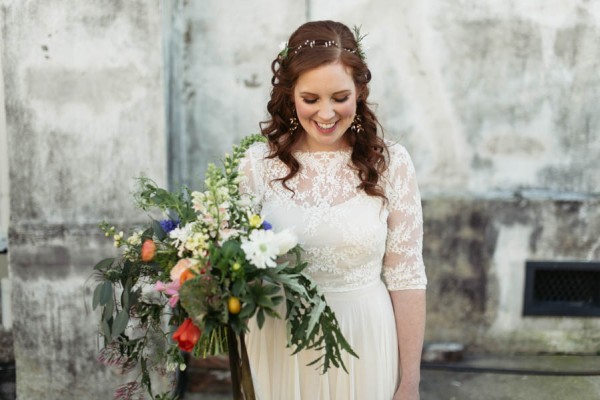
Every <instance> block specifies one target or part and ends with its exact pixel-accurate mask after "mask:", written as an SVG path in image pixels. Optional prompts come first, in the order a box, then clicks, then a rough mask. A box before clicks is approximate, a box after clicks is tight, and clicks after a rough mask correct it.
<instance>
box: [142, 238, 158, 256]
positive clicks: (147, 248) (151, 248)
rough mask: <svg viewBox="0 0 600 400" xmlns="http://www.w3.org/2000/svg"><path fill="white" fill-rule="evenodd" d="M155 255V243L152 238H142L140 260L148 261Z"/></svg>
mask: <svg viewBox="0 0 600 400" xmlns="http://www.w3.org/2000/svg"><path fill="white" fill-rule="evenodd" d="M154 256H156V243H154V241H153V240H152V239H146V240H144V243H143V244H142V261H143V262H150V261H152V260H153V259H154Z"/></svg>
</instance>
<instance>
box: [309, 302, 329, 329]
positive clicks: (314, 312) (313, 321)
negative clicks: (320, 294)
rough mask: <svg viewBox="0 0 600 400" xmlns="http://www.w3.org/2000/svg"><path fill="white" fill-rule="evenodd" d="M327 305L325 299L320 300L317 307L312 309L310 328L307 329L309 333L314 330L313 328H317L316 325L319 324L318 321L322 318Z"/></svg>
mask: <svg viewBox="0 0 600 400" xmlns="http://www.w3.org/2000/svg"><path fill="white" fill-rule="evenodd" d="M325 306H326V304H325V301H320V302H318V303H317V305H316V307H315V308H313V309H312V310H311V312H310V320H309V322H308V328H307V329H306V331H307V332H308V333H309V334H310V333H311V332H312V331H313V329H315V325H316V324H317V321H318V320H319V319H320V318H321V314H322V313H323V310H324V309H325Z"/></svg>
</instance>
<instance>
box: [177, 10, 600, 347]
mask: <svg viewBox="0 0 600 400" xmlns="http://www.w3.org/2000/svg"><path fill="white" fill-rule="evenodd" d="M233 3H235V6H232V7H231V8H228V11H227V12H225V11H224V10H223V9H221V8H220V7H221V6H216V5H213V6H207V5H205V4H202V6H200V5H196V4H194V5H191V4H187V3H185V2H184V3H182V4H180V5H179V9H177V10H175V9H173V13H174V14H173V16H172V17H173V20H174V21H176V23H175V24H174V28H173V30H172V34H173V33H174V35H173V36H172V37H171V48H172V49H173V48H176V51H177V52H178V53H176V54H177V55H178V57H177V59H176V60H173V59H172V58H171V62H172V63H175V64H177V63H178V62H181V63H180V64H179V66H178V67H177V68H173V69H172V70H171V77H172V78H173V77H181V79H180V80H175V81H173V79H171V85H170V90H171V93H170V99H171V110H176V111H177V113H176V114H175V113H173V112H172V114H171V119H170V123H169V126H170V130H171V132H172V133H174V139H173V140H179V141H180V142H179V145H178V146H175V147H172V148H171V151H172V153H171V162H172V164H171V166H172V169H171V174H170V175H171V176H174V177H176V179H175V181H183V182H188V183H195V182H196V181H195V179H197V176H198V175H197V174H198V173H200V172H202V171H203V168H204V165H205V163H206V162H207V161H208V160H215V159H217V158H218V157H219V156H220V155H221V154H222V153H223V152H225V151H227V150H228V149H229V147H230V144H231V143H232V141H235V140H237V139H238V138H239V137H241V136H243V135H245V134H248V133H250V132H255V131H256V129H255V127H256V123H257V121H260V120H261V119H262V118H264V115H265V106H266V100H267V98H268V92H269V89H270V85H269V81H268V80H269V78H270V73H269V68H268V67H269V65H270V62H271V60H272V59H273V57H274V56H275V55H276V54H277V52H278V51H279V50H278V47H277V43H279V42H280V41H284V40H285V39H286V38H287V36H288V35H289V33H291V30H292V29H294V28H295V27H296V26H297V25H299V23H301V22H303V21H305V20H309V19H310V20H320V19H334V20H341V21H343V22H345V23H347V24H348V25H355V24H356V25H362V27H363V31H364V32H366V33H368V36H367V38H366V39H365V45H366V46H367V59H368V62H369V65H370V67H371V71H372V74H373V80H372V85H371V89H372V90H371V100H372V101H373V102H374V103H377V104H378V107H377V112H378V115H379V117H380V120H381V122H382V124H383V126H384V128H385V132H386V136H387V137H389V138H392V139H399V140H400V141H402V142H403V143H404V144H405V145H406V146H407V147H408V148H409V151H410V152H411V154H412V156H413V159H414V162H415V165H416V168H417V173H418V177H419V181H420V186H421V190H422V193H423V198H424V205H425V214H424V215H425V220H426V221H425V222H426V235H425V257H426V262H427V266H428V274H429V278H430V287H429V293H428V303H429V316H428V326H429V329H428V332H427V335H428V337H427V339H428V340H451V339H453V340H463V341H466V343H467V344H471V345H473V346H475V347H477V348H479V349H487V350H501V351H581V352H590V353H594V352H596V351H597V350H598V346H597V340H598V333H597V332H599V331H600V329H599V328H600V321H598V318H540V317H536V318H532V317H528V318H523V317H521V308H522V299H523V287H524V275H525V262H526V260H581V261H590V260H598V259H600V253H599V247H600V243H599V241H600V227H599V226H598V225H597V221H598V220H600V210H598V207H597V205H598V201H599V198H600V174H598V171H600V157H598V154H600V117H599V116H598V113H597V112H596V111H595V106H596V104H597V103H598V102H599V101H600V82H599V77H598V74H597V66H598V65H599V64H600V50H599V48H598V46H597V43H598V42H599V39H600V38H599V37H598V32H600V7H599V6H598V4H597V2H566V1H547V0H535V1H528V2H500V1H492V0H484V1H480V0H467V1H460V2H457V1H449V0H427V1H418V2H417V1H408V0H404V1H394V0H379V1H366V0H350V1H346V2H344V7H339V2H338V1H336V0H309V1H306V2H294V3H293V4H294V5H293V6H292V5H291V4H292V2H289V3H290V4H287V5H285V7H284V6H283V5H281V6H280V5H277V6H276V5H275V4H274V3H273V2H270V1H263V2H259V3H253V4H252V7H251V8H250V6H249V5H245V4H244V3H242V2H233ZM178 4H179V3H178ZM292 7H293V8H292ZM230 10H234V11H230ZM275 15H276V16H277V17H276V18H274V17H273V16H275ZM181 71H183V73H181ZM253 74H256V78H255V79H253V78H252V76H253ZM186 141H187V142H186ZM186 149H188V150H187V151H186Z"/></svg>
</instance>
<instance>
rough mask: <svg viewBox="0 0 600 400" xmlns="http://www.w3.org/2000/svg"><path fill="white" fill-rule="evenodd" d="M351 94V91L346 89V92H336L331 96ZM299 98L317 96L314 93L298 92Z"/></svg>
mask: <svg viewBox="0 0 600 400" xmlns="http://www.w3.org/2000/svg"><path fill="white" fill-rule="evenodd" d="M350 93H352V90H350V89H346V90H340V91H338V92H335V93H333V96H338V95H340V94H350ZM300 96H318V95H317V94H316V93H311V92H300Z"/></svg>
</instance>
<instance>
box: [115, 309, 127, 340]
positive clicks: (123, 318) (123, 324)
mask: <svg viewBox="0 0 600 400" xmlns="http://www.w3.org/2000/svg"><path fill="white" fill-rule="evenodd" d="M128 322H129V313H127V311H126V310H121V311H120V312H119V313H118V314H117V317H116V318H115V321H114V322H113V325H112V335H113V336H119V335H120V334H121V333H123V332H125V328H127V323H128Z"/></svg>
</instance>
